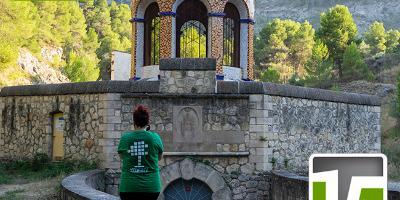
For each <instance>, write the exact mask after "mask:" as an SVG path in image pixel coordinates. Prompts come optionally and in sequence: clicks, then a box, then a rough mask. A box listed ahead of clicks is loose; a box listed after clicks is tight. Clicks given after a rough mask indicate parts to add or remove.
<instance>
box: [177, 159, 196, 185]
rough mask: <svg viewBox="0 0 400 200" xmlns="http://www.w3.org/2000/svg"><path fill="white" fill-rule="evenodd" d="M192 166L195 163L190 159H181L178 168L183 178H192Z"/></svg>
mask: <svg viewBox="0 0 400 200" xmlns="http://www.w3.org/2000/svg"><path fill="white" fill-rule="evenodd" d="M194 166H195V163H194V162H193V161H192V160H191V159H188V158H186V159H185V160H183V161H181V163H180V170H181V174H182V178H183V179H185V180H190V179H192V178H193V176H194Z"/></svg>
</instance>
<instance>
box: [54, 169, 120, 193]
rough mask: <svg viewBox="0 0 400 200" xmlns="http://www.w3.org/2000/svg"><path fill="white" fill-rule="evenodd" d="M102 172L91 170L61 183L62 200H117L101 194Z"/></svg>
mask: <svg viewBox="0 0 400 200" xmlns="http://www.w3.org/2000/svg"><path fill="white" fill-rule="evenodd" d="M104 186H105V184H104V171H102V170H92V171H86V172H81V173H77V174H73V175H71V176H68V177H66V178H64V179H63V180H62V182H61V199H62V200H87V199H96V200H119V197H116V196H113V195H110V194H107V193H105V192H102V191H103V190H104Z"/></svg>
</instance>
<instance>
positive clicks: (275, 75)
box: [260, 69, 280, 83]
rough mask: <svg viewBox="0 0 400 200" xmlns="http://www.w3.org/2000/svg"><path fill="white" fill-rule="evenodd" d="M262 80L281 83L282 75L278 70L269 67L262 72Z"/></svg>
mask: <svg viewBox="0 0 400 200" xmlns="http://www.w3.org/2000/svg"><path fill="white" fill-rule="evenodd" d="M260 79H261V81H264V82H272V83H280V81H279V80H280V75H279V72H278V71H277V70H274V69H267V70H265V71H264V72H262V73H261V78H260Z"/></svg>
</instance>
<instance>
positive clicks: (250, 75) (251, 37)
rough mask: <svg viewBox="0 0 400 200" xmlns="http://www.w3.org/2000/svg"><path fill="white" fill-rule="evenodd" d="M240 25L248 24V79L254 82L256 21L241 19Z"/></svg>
mask: <svg viewBox="0 0 400 200" xmlns="http://www.w3.org/2000/svg"><path fill="white" fill-rule="evenodd" d="M240 23H244V24H247V42H248V43H247V78H248V79H250V80H254V71H253V67H254V46H253V42H254V20H253V19H251V18H248V19H240Z"/></svg>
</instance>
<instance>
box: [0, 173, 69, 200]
mask: <svg viewBox="0 0 400 200" xmlns="http://www.w3.org/2000/svg"><path fill="white" fill-rule="evenodd" d="M61 180H62V177H55V178H51V179H45V180H40V181H35V182H30V183H22V184H9V185H8V184H7V185H0V200H11V199H12V200H19V199H21V200H22V199H24V200H25V199H29V200H31V199H32V200H39V199H41V200H42V199H43V200H50V199H59V191H60V188H61V186H60V184H61Z"/></svg>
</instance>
